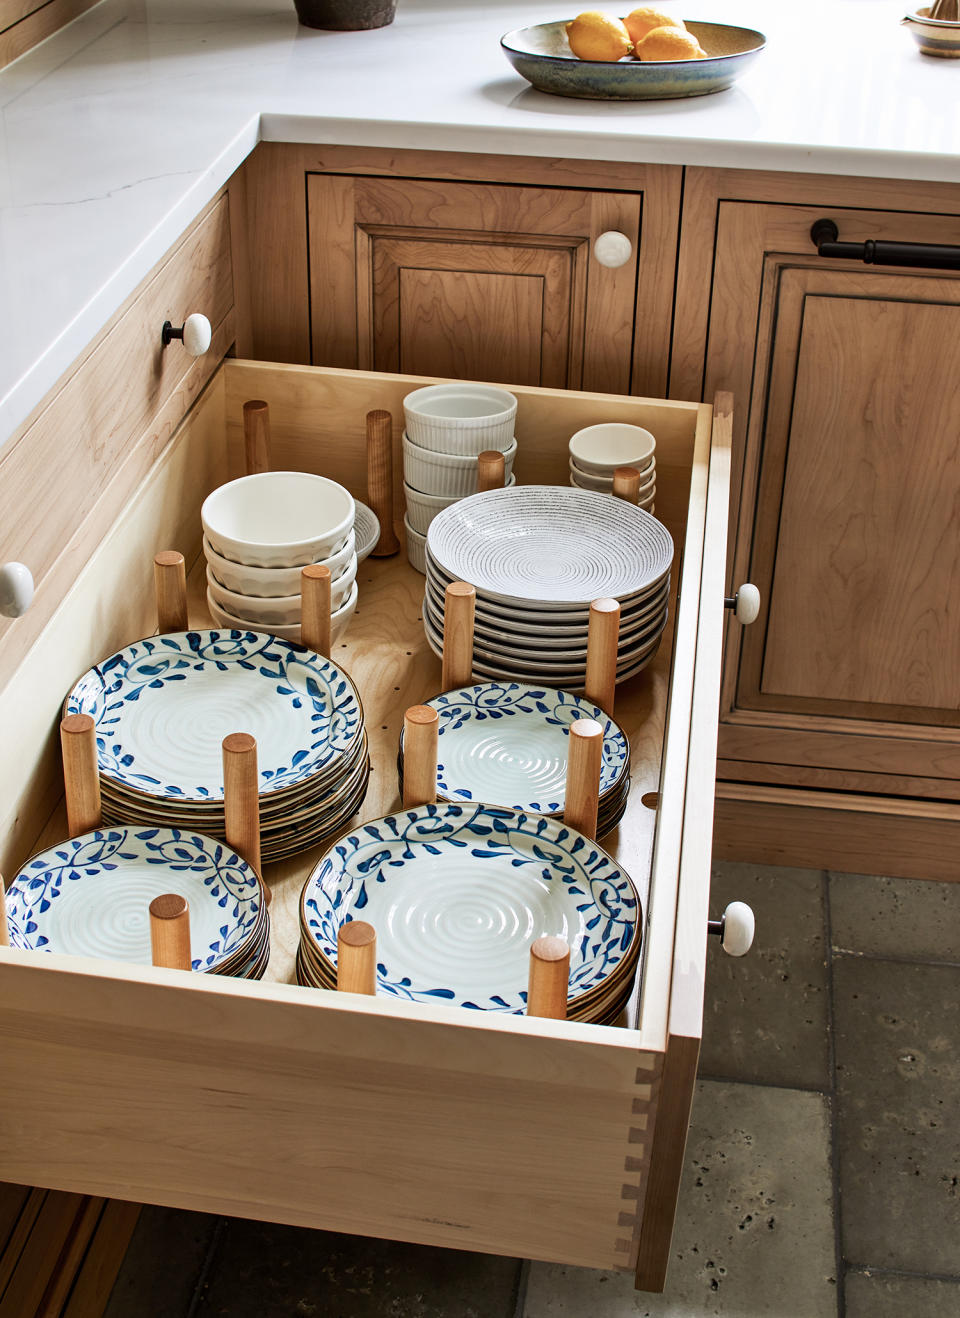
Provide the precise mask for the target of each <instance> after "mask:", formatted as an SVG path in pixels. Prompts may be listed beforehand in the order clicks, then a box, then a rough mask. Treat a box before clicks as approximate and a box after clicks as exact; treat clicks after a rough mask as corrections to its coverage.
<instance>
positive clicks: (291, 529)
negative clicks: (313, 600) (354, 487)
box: [200, 471, 354, 567]
mask: <svg viewBox="0 0 960 1318" xmlns="http://www.w3.org/2000/svg"><path fill="white" fill-rule="evenodd" d="M353 514H354V504H353V495H352V494H351V493H350V491H349V490H345V489H344V487H343V486H342V485H338V484H337V482H336V481H331V480H328V479H327V477H326V476H313V475H311V474H310V473H309V472H305V471H261V472H256V473H255V474H254V475H252V476H241V477H240V479H239V480H235V481H229V482H228V483H227V484H226V485H221V486H220V488H219V489H216V490H214V491H213V493H212V494H208V495H207V497H206V499H204V501H203V507H202V508H201V509H200V520H201V522H202V523H203V529H204V531H205V532H206V535H207V539H208V540H209V541H210V544H211V545H212V546H213V548H214V549H215V550H216V552H217V553H218V554H220V555H222V557H223V558H232V559H233V561H234V562H235V563H248V564H251V565H252V566H254V567H302V566H303V565H304V564H306V563H317V562H319V561H320V560H321V559H324V558H327V557H329V555H331V554H332V553H334V551H335V550H336V548H337V546H338V545H339V543H340V542H341V541H342V540H343V538H344V536H345V535H346V534H347V532H348V531H349V530H350V529H351V528H352V526H353Z"/></svg>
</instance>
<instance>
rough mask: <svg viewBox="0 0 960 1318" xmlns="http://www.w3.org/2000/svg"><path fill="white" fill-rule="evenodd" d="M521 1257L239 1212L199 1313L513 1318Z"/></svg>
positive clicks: (256, 1317) (206, 1317) (223, 1317)
mask: <svg viewBox="0 0 960 1318" xmlns="http://www.w3.org/2000/svg"><path fill="white" fill-rule="evenodd" d="M520 1270H521V1263H520V1262H519V1261H518V1260H517V1259H506V1258H495V1257H492V1256H490V1255H487V1254H469V1253H465V1252H463V1251H461V1250H453V1249H431V1248H428V1247H426V1246H422V1245H406V1244H398V1243H396V1242H394V1241H389V1240H370V1239H366V1238H364V1237H361V1236H341V1235H335V1234H333V1233H332V1232H326V1231H307V1230H302V1229H299V1228H297V1227H285V1226H276V1225H272V1224H264V1223H260V1222H245V1221H242V1220H240V1219H236V1218H235V1219H231V1220H230V1222H228V1224H227V1228H226V1230H225V1232H224V1235H223V1239H222V1241H221V1244H220V1248H219V1249H218V1251H217V1255H216V1258H215V1260H214V1263H213V1267H212V1268H211V1270H210V1276H209V1280H208V1284H207V1286H206V1288H205V1291H204V1294H203V1298H202V1300H201V1303H200V1305H199V1306H198V1308H197V1311H196V1318H513V1315H514V1312H515V1308H516V1301H517V1291H518V1287H519V1284H520Z"/></svg>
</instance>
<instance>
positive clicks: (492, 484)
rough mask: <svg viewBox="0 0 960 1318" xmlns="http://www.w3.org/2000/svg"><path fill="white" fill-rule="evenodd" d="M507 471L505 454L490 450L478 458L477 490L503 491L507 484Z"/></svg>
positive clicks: (493, 449) (497, 450) (481, 491)
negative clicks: (504, 460)
mask: <svg viewBox="0 0 960 1318" xmlns="http://www.w3.org/2000/svg"><path fill="white" fill-rule="evenodd" d="M505 473H506V469H505V467H504V462H503V454H502V453H501V452H500V451H499V449H495V448H489V449H487V450H486V451H485V452H484V453H481V454H480V456H479V457H478V458H477V490H478V491H479V492H480V493H481V494H482V493H483V492H484V490H502V489H503V487H504V485H505V484H506V474H505Z"/></svg>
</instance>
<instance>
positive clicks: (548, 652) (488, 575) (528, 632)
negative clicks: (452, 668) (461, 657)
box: [423, 485, 673, 691]
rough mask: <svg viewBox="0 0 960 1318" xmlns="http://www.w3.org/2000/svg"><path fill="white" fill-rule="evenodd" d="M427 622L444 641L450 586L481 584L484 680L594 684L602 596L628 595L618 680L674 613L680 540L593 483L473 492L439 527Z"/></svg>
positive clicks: (649, 655) (478, 673) (478, 643)
mask: <svg viewBox="0 0 960 1318" xmlns="http://www.w3.org/2000/svg"><path fill="white" fill-rule="evenodd" d="M426 560H427V588H426V596H425V598H424V602H423V625H424V630H425V631H426V636H427V641H428V643H429V645H430V647H431V649H432V650H433V651H434V653H435V654H438V655H439V654H441V653H442V648H443V613H444V599H445V591H446V588H447V586H448V585H449V584H450V583H451V582H452V581H469V582H471V583H472V584H473V585H474V586H475V587H476V592H477V597H476V621H475V631H474V651H473V674H474V677H475V678H477V679H483V678H498V679H503V678H507V679H509V680H510V681H513V682H530V683H542V684H543V685H545V686H554V687H564V688H566V689H567V690H572V691H577V690H582V689H583V686H584V682H585V679H586V668H587V627H588V624H589V620H590V604H591V603H592V601H593V600H595V599H598V598H604V597H607V598H613V599H616V600H618V601H619V602H620V606H621V615H620V645H619V652H618V658H617V681H618V682H622V681H624V680H625V679H626V678H628V677H632V676H633V675H634V674H635V673H638V672H640V670H641V669H642V668H645V667H646V665H647V664H648V663H650V661H651V660H652V659H653V657H654V655H655V654H656V652H657V647H658V646H659V644H660V636H661V633H662V632H663V628H664V626H665V624H666V621H667V599H668V595H669V591H670V567H671V564H672V562H673V541H672V540H671V538H670V534H669V532H668V531H667V529H666V528H665V527H664V526H663V525H662V524H661V523H660V522H658V521H657V519H656V518H655V517H651V516H650V514H649V513H647V512H644V511H643V509H641V508H636V507H634V505H633V504H630V503H627V502H626V501H625V500H623V499H611V498H609V497H608V496H607V495H605V494H597V493H594V492H593V491H590V490H580V489H571V488H569V487H567V486H554V485H518V486H516V487H515V488H514V489H509V490H489V491H487V492H486V493H485V494H475V495H473V496H472V497H471V498H469V499H463V500H462V501H461V502H460V503H457V504H454V505H453V506H452V507H451V508H447V509H445V510H444V511H443V512H442V513H440V514H439V515H438V516H437V517H435V518H434V520H433V522H432V523H431V526H430V531H429V533H428V536H427V553H426Z"/></svg>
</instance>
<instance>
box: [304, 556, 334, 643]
mask: <svg viewBox="0 0 960 1318" xmlns="http://www.w3.org/2000/svg"><path fill="white" fill-rule="evenodd" d="M300 643H301V645H305V646H306V647H307V648H308V649H309V650H315V651H316V653H317V654H319V655H322V656H323V658H324V659H329V658H330V569H329V568H328V567H324V566H323V564H322V563H308V564H307V566H306V567H305V568H304V569H303V570H302V571H301V573H300Z"/></svg>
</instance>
